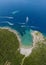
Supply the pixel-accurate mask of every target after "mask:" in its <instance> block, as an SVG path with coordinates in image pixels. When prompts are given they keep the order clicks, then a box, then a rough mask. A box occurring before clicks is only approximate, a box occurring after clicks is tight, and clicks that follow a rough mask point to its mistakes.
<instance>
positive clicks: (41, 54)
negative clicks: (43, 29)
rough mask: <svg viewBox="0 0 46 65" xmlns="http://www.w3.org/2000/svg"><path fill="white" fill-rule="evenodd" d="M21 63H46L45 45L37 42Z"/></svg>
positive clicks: (42, 64) (31, 64)
mask: <svg viewBox="0 0 46 65" xmlns="http://www.w3.org/2000/svg"><path fill="white" fill-rule="evenodd" d="M23 65H46V45H45V44H43V43H40V42H39V43H38V46H37V47H36V48H34V49H33V51H32V53H31V55H30V56H29V57H27V58H26V59H25V61H24V64H23Z"/></svg>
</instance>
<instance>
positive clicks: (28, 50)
mask: <svg viewBox="0 0 46 65" xmlns="http://www.w3.org/2000/svg"><path fill="white" fill-rule="evenodd" d="M0 29H8V30H9V31H11V32H13V33H14V34H16V36H17V38H18V41H19V43H20V46H19V50H20V54H22V55H25V57H27V56H29V55H30V54H31V52H32V49H33V48H34V47H35V44H36V43H37V42H38V41H42V40H44V38H43V35H42V34H41V33H40V34H39V33H38V31H33V32H32V33H31V32H30V33H31V35H32V37H33V43H32V44H33V46H30V47H23V46H22V43H21V38H20V36H19V33H18V32H17V31H16V30H13V29H11V28H10V27H0ZM36 33H38V35H36Z"/></svg>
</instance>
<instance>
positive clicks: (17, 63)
mask: <svg viewBox="0 0 46 65" xmlns="http://www.w3.org/2000/svg"><path fill="white" fill-rule="evenodd" d="M18 49H19V41H18V40H17V36H16V35H15V34H14V33H13V32H10V31H8V30H5V29H0V65H22V64H21V63H22V59H23V58H24V56H23V55H21V54H20V52H19V50H18ZM23 65H46V39H45V40H44V41H43V42H38V43H37V47H35V48H34V49H33V50H32V53H31V54H30V56H28V57H26V58H25V59H24V62H23Z"/></svg>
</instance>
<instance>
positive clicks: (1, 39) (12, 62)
mask: <svg viewBox="0 0 46 65" xmlns="http://www.w3.org/2000/svg"><path fill="white" fill-rule="evenodd" d="M18 48H19V42H18V40H17V37H16V35H15V34H13V32H10V31H8V30H5V29H0V65H7V64H8V65H20V64H21V61H22V58H23V56H22V55H21V54H20V53H19V51H18Z"/></svg>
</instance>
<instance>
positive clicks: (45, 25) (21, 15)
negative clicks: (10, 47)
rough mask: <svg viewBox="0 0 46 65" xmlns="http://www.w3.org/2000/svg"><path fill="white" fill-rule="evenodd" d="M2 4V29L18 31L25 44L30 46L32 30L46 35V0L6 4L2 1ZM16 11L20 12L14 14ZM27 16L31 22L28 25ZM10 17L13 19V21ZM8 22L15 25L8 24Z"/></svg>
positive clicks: (0, 11) (10, 0) (9, 2)
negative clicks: (7, 27)
mask: <svg viewBox="0 0 46 65" xmlns="http://www.w3.org/2000/svg"><path fill="white" fill-rule="evenodd" d="M0 3H1V4H0V27H4V26H5V27H6V26H9V27H11V28H13V29H15V30H17V31H18V32H19V33H20V34H21V36H22V42H23V44H26V43H27V45H28V44H29V45H30V42H31V43H32V36H30V29H31V30H38V31H40V32H42V33H43V34H45V35H46V1H45V0H44V1H43V0H32V1H30V0H20V1H19V0H17V1H16V0H13V1H12V0H7V1H6V0H4V2H3V1H0ZM14 11H19V12H17V13H16V14H13V12H14ZM27 16H28V18H29V20H28V22H27V23H26V17H27ZM8 17H13V19H10V18H8ZM8 22H10V23H12V24H13V25H10V24H8ZM22 23H25V24H22ZM22 26H24V27H22ZM23 40H24V41H23ZM26 40H27V41H26Z"/></svg>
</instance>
